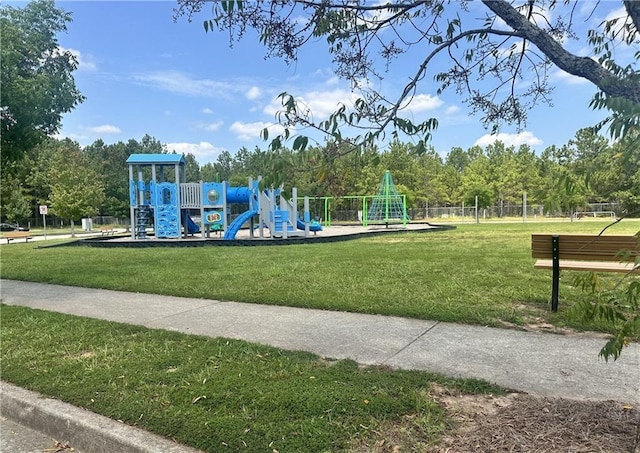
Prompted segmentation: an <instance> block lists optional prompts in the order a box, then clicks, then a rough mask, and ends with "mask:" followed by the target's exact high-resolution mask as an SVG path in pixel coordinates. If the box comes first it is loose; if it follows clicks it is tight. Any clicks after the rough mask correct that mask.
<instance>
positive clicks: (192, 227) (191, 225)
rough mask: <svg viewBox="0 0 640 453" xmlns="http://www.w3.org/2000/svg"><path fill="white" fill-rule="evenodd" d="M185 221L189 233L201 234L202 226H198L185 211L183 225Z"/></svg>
mask: <svg viewBox="0 0 640 453" xmlns="http://www.w3.org/2000/svg"><path fill="white" fill-rule="evenodd" d="M185 221H186V223H187V233H189V234H193V233H199V232H200V225H198V224H197V223H196V222H194V221H193V219H192V218H191V216H190V215H189V214H188V213H187V212H186V211H183V212H182V223H184V222H185Z"/></svg>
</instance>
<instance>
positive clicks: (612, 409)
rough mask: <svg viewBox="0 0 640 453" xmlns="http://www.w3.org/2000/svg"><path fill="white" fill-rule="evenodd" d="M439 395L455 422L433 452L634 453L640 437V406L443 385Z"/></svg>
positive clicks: (437, 395)
mask: <svg viewBox="0 0 640 453" xmlns="http://www.w3.org/2000/svg"><path fill="white" fill-rule="evenodd" d="M433 396H434V398H435V399H436V400H437V401H439V403H440V404H441V405H442V406H443V407H444V408H445V409H446V411H447V413H448V414H449V416H450V417H451V419H452V420H453V422H454V425H455V426H454V427H453V430H451V431H450V432H449V433H448V434H447V435H446V436H445V437H443V439H442V441H441V442H440V443H439V445H437V446H435V447H432V448H430V449H428V450H427V452H429V453H469V452H474V453H475V452H513V453H517V452H522V453H525V452H527V453H529V452H537V453H546V452H548V453H551V452H566V453H595V452H606V453H629V452H633V451H634V450H633V448H634V445H636V443H637V441H638V439H637V436H638V435H639V432H638V424H639V423H640V411H639V410H638V407H633V406H630V405H625V404H621V403H617V402H613V401H576V400H568V399H562V398H553V399H551V398H536V397H533V396H529V395H525V394H516V393H514V394H509V395H507V396H501V397H493V396H486V395H481V396H479V395H456V394H452V393H450V392H448V391H447V390H446V389H443V388H441V387H434V388H433ZM636 446H637V445H636Z"/></svg>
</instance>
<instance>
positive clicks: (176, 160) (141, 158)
mask: <svg viewBox="0 0 640 453" xmlns="http://www.w3.org/2000/svg"><path fill="white" fill-rule="evenodd" d="M127 163H128V164H129V165H133V164H138V165H152V164H156V165H176V164H180V165H184V164H185V160H184V156H183V155H182V154H132V155H130V156H129V158H128V159H127Z"/></svg>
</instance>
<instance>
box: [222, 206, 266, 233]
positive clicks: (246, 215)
mask: <svg viewBox="0 0 640 453" xmlns="http://www.w3.org/2000/svg"><path fill="white" fill-rule="evenodd" d="M254 215H258V210H257V209H254V210H249V211H245V212H243V213H242V214H240V215H239V216H238V217H236V218H235V220H234V221H233V222H231V225H229V227H228V228H227V231H225V232H224V236H223V239H226V240H232V239H235V238H236V234H238V231H240V228H241V227H242V225H244V223H245V222H246V221H247V220H249V219H251V217H253V216H254Z"/></svg>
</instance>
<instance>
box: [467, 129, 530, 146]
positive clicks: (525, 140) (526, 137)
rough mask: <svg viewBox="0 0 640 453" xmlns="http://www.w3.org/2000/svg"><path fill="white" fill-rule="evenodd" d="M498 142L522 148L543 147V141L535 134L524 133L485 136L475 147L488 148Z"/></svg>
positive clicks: (477, 141)
mask: <svg viewBox="0 0 640 453" xmlns="http://www.w3.org/2000/svg"><path fill="white" fill-rule="evenodd" d="M497 141H500V142H502V143H504V145H505V146H516V147H517V146H520V145H531V146H537V145H542V143H543V142H542V140H540V139H539V138H538V137H536V136H535V135H533V132H529V131H524V132H520V133H518V134H506V133H500V134H496V135H492V134H485V135H483V136H482V137H480V138H479V139H478V140H476V142H475V143H474V145H478V146H487V145H491V144H493V143H495V142H497Z"/></svg>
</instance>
